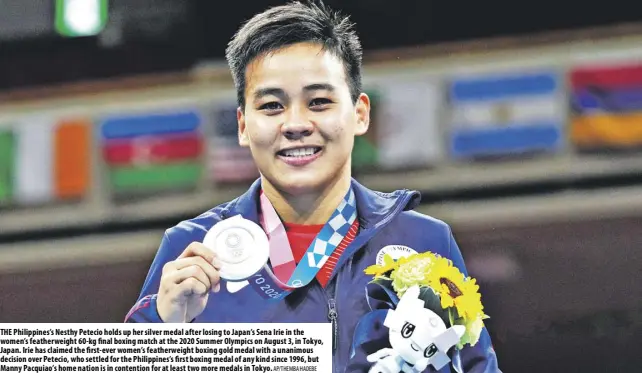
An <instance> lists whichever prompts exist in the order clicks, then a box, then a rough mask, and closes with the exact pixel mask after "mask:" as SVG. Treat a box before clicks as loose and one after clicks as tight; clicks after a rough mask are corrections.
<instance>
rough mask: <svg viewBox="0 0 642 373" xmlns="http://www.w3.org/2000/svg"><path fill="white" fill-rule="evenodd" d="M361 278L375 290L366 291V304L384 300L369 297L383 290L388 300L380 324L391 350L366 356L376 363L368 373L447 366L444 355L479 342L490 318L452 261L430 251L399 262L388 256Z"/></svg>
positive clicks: (475, 290) (470, 283) (473, 285)
mask: <svg viewBox="0 0 642 373" xmlns="http://www.w3.org/2000/svg"><path fill="white" fill-rule="evenodd" d="M365 273H366V274H368V275H372V276H373V280H372V281H371V282H370V284H369V288H370V289H372V287H373V286H375V287H376V288H377V290H372V292H370V290H369V294H368V296H369V299H371V300H372V299H373V298H379V299H381V298H383V297H382V296H381V295H379V296H377V295H373V294H374V293H376V292H377V291H378V290H382V289H383V292H384V294H386V298H388V301H385V303H386V304H387V307H386V308H389V310H388V311H387V314H386V316H385V323H384V325H385V326H386V327H388V329H389V340H390V344H391V346H392V348H384V349H381V350H379V351H377V352H376V353H373V354H371V355H370V356H368V361H371V362H374V363H375V365H373V367H372V368H371V370H370V372H386V373H388V372H400V371H404V372H406V371H414V372H422V371H424V369H425V368H426V367H427V366H428V365H433V367H435V368H436V369H440V368H441V367H442V366H444V365H446V364H447V363H448V362H450V358H449V357H448V355H447V353H448V352H449V351H450V350H451V349H452V348H453V347H454V348H455V350H456V351H457V350H461V349H462V348H464V346H466V345H470V346H474V345H475V344H476V343H477V342H478V340H479V338H480V335H481V332H482V329H483V327H484V321H483V320H485V319H487V318H488V316H487V315H486V314H485V313H484V307H483V305H482V302H481V295H480V293H479V285H477V283H476V280H475V279H474V278H471V277H467V276H465V275H464V274H463V273H462V272H461V271H460V270H459V269H458V268H457V267H455V266H454V265H453V263H452V261H450V260H448V259H446V258H443V257H441V256H439V255H437V254H434V253H432V252H425V253H420V254H412V255H410V256H406V257H401V258H399V259H398V260H394V259H393V258H392V257H391V256H389V255H387V254H386V255H385V256H384V258H383V263H381V264H377V265H372V266H370V267H368V268H366V269H365ZM379 293H381V291H379ZM371 307H372V304H371ZM377 308H380V307H377Z"/></svg>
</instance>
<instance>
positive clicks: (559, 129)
mask: <svg viewBox="0 0 642 373" xmlns="http://www.w3.org/2000/svg"><path fill="white" fill-rule="evenodd" d="M449 101H450V110H451V111H450V123H449V124H450V127H449V136H450V137H449V147H450V151H451V155H452V156H453V157H454V158H476V157H488V156H506V155H516V154H524V153H532V152H553V151H556V150H558V149H559V148H561V146H562V145H563V125H564V122H565V113H564V111H565V106H564V105H565V100H564V99H563V92H562V87H561V81H560V78H559V77H558V76H557V74H554V73H549V72H538V73H513V74H494V75H484V76H479V75H478V76H472V77H466V78H459V79H455V80H454V81H452V82H451V84H450V86H449Z"/></svg>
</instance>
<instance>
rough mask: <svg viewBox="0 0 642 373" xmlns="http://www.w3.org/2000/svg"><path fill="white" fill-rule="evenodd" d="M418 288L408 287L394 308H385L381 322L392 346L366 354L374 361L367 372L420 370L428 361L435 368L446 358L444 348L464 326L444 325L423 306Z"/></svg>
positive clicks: (441, 365)
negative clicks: (385, 328) (386, 309)
mask: <svg viewBox="0 0 642 373" xmlns="http://www.w3.org/2000/svg"><path fill="white" fill-rule="evenodd" d="M419 291H420V289H419V287H418V286H413V287H411V288H410V289H408V290H407V291H406V292H405V293H404V295H403V296H402V297H401V299H400V300H399V304H398V305H397V308H396V309H394V310H389V311H388V314H387V315H386V319H385V320H384V326H386V327H387V328H388V329H389V338H390V345H391V346H392V348H384V349H381V350H379V351H377V352H375V353H373V354H371V355H368V361H369V362H372V363H375V364H374V365H373V366H372V368H370V370H369V373H399V372H404V373H420V372H423V371H424V370H425V369H426V368H427V367H428V365H432V366H433V367H434V368H435V369H437V370H439V369H441V368H442V367H444V366H445V365H446V364H448V363H449V362H450V358H449V357H448V355H447V352H448V350H449V349H450V348H451V347H453V346H454V345H456V344H457V342H459V340H460V338H461V337H462V335H464V332H465V330H466V328H465V327H464V326H461V325H454V326H452V327H450V328H446V324H445V323H444V321H443V320H442V319H441V318H440V317H439V316H438V315H437V314H436V313H434V312H433V311H431V310H429V309H427V308H424V301H423V300H421V299H419Z"/></svg>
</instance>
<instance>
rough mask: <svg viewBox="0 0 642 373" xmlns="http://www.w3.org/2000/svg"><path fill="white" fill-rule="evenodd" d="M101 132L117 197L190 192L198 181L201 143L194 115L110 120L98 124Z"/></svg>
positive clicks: (138, 116) (103, 151)
mask: <svg viewBox="0 0 642 373" xmlns="http://www.w3.org/2000/svg"><path fill="white" fill-rule="evenodd" d="M101 133H102V153H103V159H104V160H105V163H106V164H107V168H108V171H109V180H110V183H111V187H112V190H114V192H116V193H127V192H131V191H138V192H140V191H143V192H153V191H158V190H165V189H175V188H183V187H193V186H196V184H197V183H198V182H199V180H200V178H201V175H202V169H203V163H202V157H201V155H202V148H203V140H202V133H201V116H200V115H199V113H197V112H196V111H179V112H165V113H154V114H138V115H131V116H120V117H112V118H108V119H106V120H104V121H103V122H102V125H101Z"/></svg>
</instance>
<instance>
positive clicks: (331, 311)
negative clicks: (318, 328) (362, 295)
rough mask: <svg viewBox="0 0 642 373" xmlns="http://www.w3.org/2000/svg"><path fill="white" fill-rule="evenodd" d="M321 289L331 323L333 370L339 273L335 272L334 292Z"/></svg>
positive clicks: (336, 346)
mask: <svg viewBox="0 0 642 373" xmlns="http://www.w3.org/2000/svg"><path fill="white" fill-rule="evenodd" d="M321 289H323V294H324V295H325V296H326V299H327V301H328V320H330V322H331V323H332V362H333V364H332V365H333V370H334V371H337V369H338V367H337V354H338V351H337V350H338V349H339V312H338V308H337V300H336V298H337V294H338V290H339V274H338V273H337V278H336V279H335V283H334V294H332V296H329V294H328V292H327V290H326V289H325V288H323V287H322V288H321Z"/></svg>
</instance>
